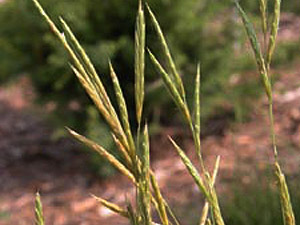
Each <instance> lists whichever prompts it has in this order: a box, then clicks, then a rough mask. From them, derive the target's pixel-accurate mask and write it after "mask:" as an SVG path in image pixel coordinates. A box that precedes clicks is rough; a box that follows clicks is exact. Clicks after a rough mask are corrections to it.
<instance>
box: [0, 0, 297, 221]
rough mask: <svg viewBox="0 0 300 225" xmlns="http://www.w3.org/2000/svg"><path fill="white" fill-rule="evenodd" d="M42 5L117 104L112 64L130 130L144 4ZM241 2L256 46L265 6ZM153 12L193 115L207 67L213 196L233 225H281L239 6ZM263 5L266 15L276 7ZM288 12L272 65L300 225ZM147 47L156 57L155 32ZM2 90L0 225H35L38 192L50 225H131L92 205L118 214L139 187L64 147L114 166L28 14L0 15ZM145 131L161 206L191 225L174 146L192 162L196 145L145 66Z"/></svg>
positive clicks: (166, 4)
mask: <svg viewBox="0 0 300 225" xmlns="http://www.w3.org/2000/svg"><path fill="white" fill-rule="evenodd" d="M40 2H41V4H42V5H43V6H44V8H45V9H46V11H47V12H48V13H49V15H50V16H51V18H52V19H53V20H54V21H55V22H57V24H58V16H63V18H64V19H65V20H66V21H67V22H68V23H69V25H70V26H71V28H72V30H73V31H74V33H75V34H76V36H77V37H78V39H79V40H80V42H81V44H82V45H83V46H84V48H85V49H86V51H87V53H88V54H89V56H90V57H91V59H92V61H93V63H94V65H95V66H96V68H97V71H98V72H99V74H100V76H101V79H102V80H103V82H104V83H105V85H106V87H107V90H108V92H109V94H110V96H112V98H113V97H114V96H113V95H112V93H111V92H110V91H112V88H111V85H112V84H111V81H110V79H109V75H108V59H111V61H112V62H113V64H114V66H115V69H116V71H117V74H118V76H119V79H120V82H121V86H122V88H123V90H124V92H125V97H126V100H127V102H128V108H129V114H130V115H131V117H132V123H133V124H134V123H135V121H134V110H135V107H134V96H133V87H134V86H133V82H134V68H133V64H134V27H135V17H136V10H137V2H138V1H126V2H124V1H121V0H77V1H72V0H41V1H40ZM240 2H241V5H242V6H243V8H244V9H245V11H246V12H248V13H249V15H250V17H251V19H252V21H253V22H254V23H255V28H256V29H257V31H258V32H260V30H261V25H260V18H259V6H258V1H253V0H241V1H240ZM148 3H149V5H150V6H151V8H152V9H153V11H154V12H155V14H156V15H157V18H158V20H159V22H160V24H161V26H162V29H163V31H164V32H165V35H166V37H167V41H168V43H169V46H170V48H171V52H172V54H173V56H174V59H175V61H176V63H177V65H178V68H179V69H180V73H181V74H182V77H183V80H184V83H185V87H186V89H187V92H188V93H187V95H188V96H190V98H188V101H192V93H193V88H190V87H193V81H194V77H195V74H196V64H197V63H198V62H199V61H200V62H201V72H202V75H201V82H202V83H201V84H202V86H201V98H202V100H201V113H202V130H203V132H202V136H203V149H204V150H203V151H204V155H205V160H206V162H207V163H208V165H209V166H212V165H213V163H214V160H215V156H216V155H221V157H222V162H221V170H220V173H219V179H218V182H217V187H218V188H217V189H218V192H219V195H220V196H221V205H222V207H223V212H224V215H225V219H226V221H227V223H228V224H239V225H242V224H245V225H247V224H261V225H271V224H272V225H276V224H281V214H280V206H279V201H278V195H277V193H276V188H275V186H276V183H275V182H274V177H273V175H272V174H273V173H272V166H271V162H272V152H271V148H270V142H269V130H268V129H269V128H268V119H267V115H266V103H267V101H266V99H265V98H264V95H263V90H262V86H261V83H260V79H259V77H258V75H257V74H256V67H255V63H254V60H253V59H252V52H251V51H250V48H249V44H248V43H247V39H246V36H245V32H244V29H243V27H242V24H241V21H240V20H239V17H238V14H237V12H236V10H235V9H234V6H233V4H232V1H231V0H225V1H217V0H210V1H209V0H185V1H181V0H148ZM269 4H270V6H269V11H270V12H272V5H273V2H272V1H269ZM282 11H283V13H282V16H281V23H280V30H279V36H278V45H277V49H276V52H275V56H274V57H275V58H274V60H273V65H272V68H273V70H272V74H273V78H274V79H273V80H274V91H275V94H274V101H275V120H276V126H275V129H276V132H277V134H278V148H279V151H280V157H281V161H282V163H283V168H284V171H285V172H286V175H287V179H288V181H289V184H290V186H291V193H292V201H293V203H294V208H295V209H294V211H295V213H296V217H297V218H298V220H300V215H299V212H300V191H299V187H300V184H299V182H297V178H299V174H300V173H299V168H300V166H299V165H300V157H299V154H300V101H299V98H300V80H299V77H300V72H299V71H300V63H299V59H300V57H299V56H300V4H297V3H296V2H295V1H283V2H282ZM270 17H271V16H270ZM146 19H147V20H148V15H147V16H146ZM259 38H260V39H261V36H260V35H259ZM147 46H149V47H150V48H151V49H152V51H154V52H155V53H156V54H157V55H158V56H160V48H159V45H158V40H157V38H156V35H155V33H154V29H153V27H152V26H151V24H150V23H149V25H147ZM0 81H1V86H0V118H1V119H0V182H1V186H0V224H4V225H6V224H7V225H8V224H15V225H18V224H20V225H21V224H32V223H33V221H34V219H33V218H34V211H33V204H34V203H33V199H34V193H35V191H37V190H39V191H40V192H41V195H42V200H43V202H44V205H45V207H44V208H45V217H46V222H47V223H48V224H55V225H60V224H61V225H66V224H88V225H90V224H91V225H92V224H126V222H124V221H123V220H122V219H121V218H119V217H117V216H115V215H114V214H111V213H110V212H107V211H106V210H104V209H103V208H102V207H101V206H99V205H98V204H97V203H96V202H95V201H94V200H93V199H92V198H91V197H90V196H89V194H90V193H93V194H96V195H97V194H98V195H100V196H102V197H104V198H106V199H108V200H111V201H113V202H116V203H119V204H124V203H125V201H126V199H127V198H129V197H128V196H131V194H132V187H131V186H130V185H129V184H128V181H127V180H126V179H123V178H121V177H120V175H118V174H117V173H115V171H114V170H113V169H112V168H111V167H110V166H109V165H108V164H107V163H106V162H105V161H103V160H102V159H101V158H100V157H99V156H98V155H97V154H96V153H93V152H91V151H90V150H89V149H86V148H85V147H83V146H81V145H79V144H77V143H75V141H73V140H71V139H70V137H68V135H67V133H66V131H65V128H64V127H65V126H68V127H72V128H73V129H75V130H77V131H79V132H80V133H82V134H85V135H86V136H88V137H90V138H91V139H93V140H95V141H97V142H99V143H101V144H102V145H104V146H105V147H106V148H107V149H109V150H110V151H112V152H114V145H113V141H112V140H111V138H110V133H109V130H108V129H107V127H106V125H105V123H104V122H103V121H102V118H101V116H100V115H99V114H98V112H97V110H96V108H95V107H93V105H92V102H91V101H90V99H89V98H88V97H87V95H86V94H85V92H84V90H83V88H81V87H80V85H79V82H78V81H77V80H76V78H75V76H74V75H73V74H72V71H71V69H70V68H69V66H68V57H67V55H66V54H65V51H64V49H63V48H62V46H61V45H60V43H59V42H58V41H57V40H56V38H55V37H54V35H53V34H52V33H51V32H49V28H48V25H47V24H46V23H45V22H44V21H43V19H42V18H41V16H40V15H39V14H38V12H37V10H36V9H35V8H34V6H33V3H32V2H31V1H30V0H26V1H24V0H2V1H0ZM170 115H172V117H170ZM145 117H147V118H149V119H148V122H149V125H150V132H151V135H152V138H151V144H152V148H151V154H152V155H151V157H152V158H151V159H152V166H153V168H154V170H155V172H156V173H157V176H158V179H159V181H160V184H161V186H162V188H163V192H164V194H165V195H166V196H167V199H169V201H170V203H171V205H172V206H173V207H174V209H175V212H177V214H178V215H179V216H178V217H179V219H180V220H181V221H182V224H193V223H194V224H195V223H196V222H197V215H198V212H199V211H200V210H201V205H202V201H203V199H202V198H201V196H200V194H199V193H198V192H197V190H196V188H195V187H194V184H193V182H192V180H191V179H190V177H189V176H188V174H187V173H186V172H185V171H184V167H183V165H182V164H181V162H180V160H179V158H178V157H177V156H176V154H175V152H174V150H173V149H172V146H171V145H170V144H169V143H168V140H167V138H166V137H167V135H171V136H173V137H175V138H176V139H177V140H179V143H180V144H181V145H182V146H184V148H185V149H186V151H187V152H188V154H189V155H190V156H191V158H192V159H194V158H195V156H194V155H193V148H192V140H191V136H190V134H188V132H187V130H186V128H184V125H183V123H182V120H181V117H180V115H179V114H178V113H177V111H176V108H175V106H174V104H173V103H172V100H171V99H170V98H169V95H168V94H167V92H166V90H165V89H164V87H163V83H162V81H161V79H160V77H159V75H158V74H157V73H156V71H155V70H154V67H153V66H152V65H151V62H150V60H149V58H148V57H147V58H146V101H145Z"/></svg>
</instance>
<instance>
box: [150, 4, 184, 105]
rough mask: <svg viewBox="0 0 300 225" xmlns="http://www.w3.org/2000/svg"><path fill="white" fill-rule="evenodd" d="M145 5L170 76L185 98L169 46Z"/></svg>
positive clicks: (152, 14) (153, 16)
mask: <svg viewBox="0 0 300 225" xmlns="http://www.w3.org/2000/svg"><path fill="white" fill-rule="evenodd" d="M146 6H147V9H148V12H149V14H150V18H151V20H152V23H153V25H154V28H155V30H156V33H157V36H158V38H159V42H160V44H161V46H162V49H163V53H164V55H165V57H166V59H167V62H168V67H169V68H170V70H171V73H172V76H173V78H174V82H175V85H176V87H177V89H178V92H179V94H180V96H181V97H182V99H185V91H184V86H183V83H182V80H181V77H180V76H179V74H178V72H177V69H176V66H175V63H174V61H173V59H172V56H171V53H170V50H169V47H168V44H167V41H166V39H165V37H164V34H163V32H162V30H161V28H160V25H159V23H158V21H157V19H156V17H155V15H154V13H153V12H152V10H151V9H150V7H149V5H148V4H146Z"/></svg>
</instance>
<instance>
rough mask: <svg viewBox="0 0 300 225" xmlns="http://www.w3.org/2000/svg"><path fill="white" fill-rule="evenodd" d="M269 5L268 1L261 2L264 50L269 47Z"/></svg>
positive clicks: (261, 0)
mask: <svg viewBox="0 0 300 225" xmlns="http://www.w3.org/2000/svg"><path fill="white" fill-rule="evenodd" d="M267 4H268V0H259V10H260V15H261V28H262V32H263V35H264V49H265V48H266V45H267V33H268V18H267Z"/></svg>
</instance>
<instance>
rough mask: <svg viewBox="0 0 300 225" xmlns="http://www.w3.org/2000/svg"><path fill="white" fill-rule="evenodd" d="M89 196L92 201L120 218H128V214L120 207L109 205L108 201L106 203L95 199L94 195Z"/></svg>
mask: <svg viewBox="0 0 300 225" xmlns="http://www.w3.org/2000/svg"><path fill="white" fill-rule="evenodd" d="M91 196H92V197H93V198H94V199H96V200H97V201H98V202H100V203H101V204H102V205H103V206H104V207H106V208H108V209H109V210H111V211H113V212H115V213H117V214H119V215H120V216H123V217H126V218H129V215H128V212H127V211H126V210H125V209H123V208H122V207H120V206H118V205H116V204H114V203H111V202H109V201H106V200H105V199H103V198H100V197H97V196H95V195H91Z"/></svg>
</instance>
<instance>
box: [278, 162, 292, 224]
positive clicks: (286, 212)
mask: <svg viewBox="0 0 300 225" xmlns="http://www.w3.org/2000/svg"><path fill="white" fill-rule="evenodd" d="M275 170H276V177H277V181H278V186H279V195H280V202H281V211H282V216H283V220H284V225H296V222H295V216H294V212H293V207H292V204H291V200H290V194H289V191H288V187H287V184H286V180H285V176H284V174H283V173H282V172H281V169H280V166H279V164H278V163H275Z"/></svg>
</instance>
